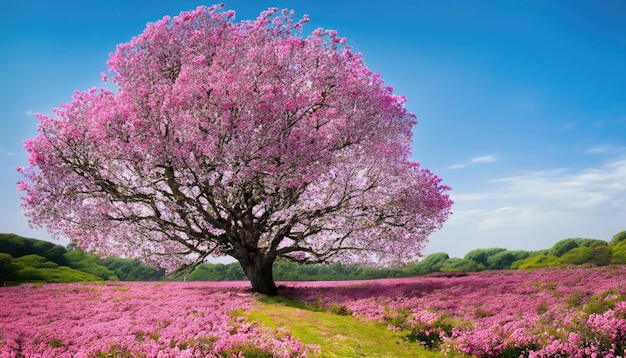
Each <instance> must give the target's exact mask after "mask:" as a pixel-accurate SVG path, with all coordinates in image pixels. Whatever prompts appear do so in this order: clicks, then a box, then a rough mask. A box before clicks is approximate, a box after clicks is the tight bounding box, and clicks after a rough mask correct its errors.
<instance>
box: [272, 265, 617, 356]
mask: <svg viewBox="0 0 626 358" xmlns="http://www.w3.org/2000/svg"><path fill="white" fill-rule="evenodd" d="M281 294H283V295H286V296H289V297H291V298H294V299H297V300H300V301H304V302H306V303H308V304H311V305H317V306H324V307H328V308H330V309H331V311H334V312H344V313H350V314H352V315H354V316H357V317H364V318H366V319H369V320H377V321H382V322H386V323H387V324H388V326H389V328H390V329H397V330H400V329H405V330H408V331H410V334H409V338H410V339H411V340H414V341H415V342H417V343H418V344H422V345H424V346H427V347H429V348H431V349H434V350H440V351H442V352H451V351H453V352H458V353H466V354H470V355H473V356H479V357H520V356H523V357H620V356H621V357H623V356H624V349H625V348H626V266H615V267H584V268H581V267H569V268H559V267H555V268H548V269H537V270H534V271H527V270H515V271H483V272H479V273H474V274H470V275H467V276H460V277H449V278H448V277H419V278H411V279H391V280H377V281H367V282H364V281H361V282H358V281H353V282H336V283H331V282H309V283H291V284H289V285H288V287H285V288H283V290H282V291H281Z"/></svg>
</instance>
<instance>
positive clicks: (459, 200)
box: [426, 158, 626, 257]
mask: <svg viewBox="0 0 626 358" xmlns="http://www.w3.org/2000/svg"><path fill="white" fill-rule="evenodd" d="M486 185H487V189H485V190H481V191H478V192H466V193H455V192H454V191H453V192H452V193H451V194H452V199H453V200H454V202H455V204H454V206H453V208H452V210H453V212H454V213H453V215H452V216H451V217H450V219H449V220H448V222H447V223H445V224H444V227H443V229H442V230H440V231H438V232H436V233H434V234H433V235H432V236H431V239H430V243H429V245H428V246H427V249H426V254H428V253H432V252H439V251H443V252H447V253H448V254H449V255H450V256H453V257H463V256H464V255H465V253H467V252H468V251H470V250H472V249H476V248H485V247H504V248H507V249H509V250H515V249H521V250H539V249H545V248H549V247H551V246H552V245H553V244H554V243H555V242H557V241H559V240H561V239H565V238H568V237H590V238H596V239H602V240H607V241H608V240H610V239H611V237H612V236H613V235H614V234H615V233H617V232H619V231H622V230H626V158H622V159H616V160H612V161H608V162H606V163H605V164H603V165H601V166H599V167H595V168H587V169H584V170H576V171H574V170H567V169H562V168H561V169H553V170H545V171H534V172H528V173H524V174H521V175H517V176H510V177H506V178H499V179H493V180H490V181H488V182H487V183H486Z"/></svg>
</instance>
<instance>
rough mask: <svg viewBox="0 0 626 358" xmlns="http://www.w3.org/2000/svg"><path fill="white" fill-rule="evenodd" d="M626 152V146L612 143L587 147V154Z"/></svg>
mask: <svg viewBox="0 0 626 358" xmlns="http://www.w3.org/2000/svg"><path fill="white" fill-rule="evenodd" d="M624 152H626V147H624V146H616V145H611V144H602V145H598V146H595V147H592V148H589V149H587V151H586V152H585V153H587V154H611V155H614V154H619V153H624Z"/></svg>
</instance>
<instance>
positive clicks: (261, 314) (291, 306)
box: [246, 296, 454, 357]
mask: <svg viewBox="0 0 626 358" xmlns="http://www.w3.org/2000/svg"><path fill="white" fill-rule="evenodd" d="M259 301H260V302H261V303H262V304H261V305H259V306H257V307H256V308H255V309H253V310H252V311H251V312H249V313H247V314H246V316H247V318H248V321H249V322H255V321H258V322H260V323H261V324H262V325H265V326H267V327H269V328H278V327H285V328H287V329H288V330H289V331H290V332H291V334H292V335H293V336H294V337H295V338H297V339H299V340H300V341H302V342H303V343H306V344H317V345H319V346H320V347H321V351H322V353H321V355H316V357H454V355H450V354H449V355H447V356H444V355H443V354H442V353H439V352H433V351H430V350H427V349H425V348H423V347H422V346H420V345H419V344H416V343H411V342H408V341H407V340H406V338H405V337H406V335H407V334H408V332H394V331H391V330H389V329H387V327H386V326H385V325H384V324H382V323H375V322H367V321H365V320H362V319H357V318H355V317H352V316H347V315H338V314H335V313H332V312H329V311H324V310H323V309H321V308H319V307H311V306H307V305H305V304H302V303H300V302H297V301H293V300H290V299H287V298H284V297H280V296H277V297H263V298H260V299H259Z"/></svg>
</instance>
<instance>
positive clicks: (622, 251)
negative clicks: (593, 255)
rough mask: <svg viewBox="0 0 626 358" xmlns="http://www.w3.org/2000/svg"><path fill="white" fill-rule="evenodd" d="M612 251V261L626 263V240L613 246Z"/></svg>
mask: <svg viewBox="0 0 626 358" xmlns="http://www.w3.org/2000/svg"><path fill="white" fill-rule="evenodd" d="M611 249H612V253H613V255H611V263H613V264H626V240H622V241H620V242H619V243H617V244H616V245H615V246H611Z"/></svg>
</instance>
